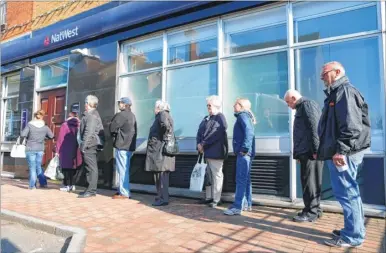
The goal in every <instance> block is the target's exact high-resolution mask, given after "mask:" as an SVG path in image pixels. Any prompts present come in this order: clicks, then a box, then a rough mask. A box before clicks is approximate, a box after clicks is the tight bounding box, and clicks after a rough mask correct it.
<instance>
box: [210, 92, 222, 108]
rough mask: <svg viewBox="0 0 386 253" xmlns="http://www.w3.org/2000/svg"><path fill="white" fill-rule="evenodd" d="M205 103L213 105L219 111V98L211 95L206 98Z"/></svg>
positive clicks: (220, 103)
mask: <svg viewBox="0 0 386 253" xmlns="http://www.w3.org/2000/svg"><path fill="white" fill-rule="evenodd" d="M206 102H207V103H208V104H210V105H213V106H214V107H216V108H217V109H218V110H220V109H221V105H222V102H221V98H220V97H219V96H216V95H213V96H210V97H207V98H206Z"/></svg>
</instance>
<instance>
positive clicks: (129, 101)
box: [118, 97, 131, 105]
mask: <svg viewBox="0 0 386 253" xmlns="http://www.w3.org/2000/svg"><path fill="white" fill-rule="evenodd" d="M118 102H121V103H122V104H125V105H131V100H130V98H128V97H122V98H121V99H119V100H118Z"/></svg>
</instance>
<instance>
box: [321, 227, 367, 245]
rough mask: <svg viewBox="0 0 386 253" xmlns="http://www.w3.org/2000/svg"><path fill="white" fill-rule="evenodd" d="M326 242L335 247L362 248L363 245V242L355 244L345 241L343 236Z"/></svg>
mask: <svg viewBox="0 0 386 253" xmlns="http://www.w3.org/2000/svg"><path fill="white" fill-rule="evenodd" d="M334 231H335V230H334ZM334 231H333V232H332V233H333V234H334ZM339 232H340V231H339ZM324 243H325V244H327V245H328V246H331V247H335V248H360V247H361V246H362V244H357V245H354V244H351V243H348V242H345V241H344V240H343V239H342V238H341V237H336V238H334V239H330V240H325V241H324Z"/></svg>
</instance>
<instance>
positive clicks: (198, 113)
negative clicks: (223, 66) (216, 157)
mask: <svg viewBox="0 0 386 253" xmlns="http://www.w3.org/2000/svg"><path fill="white" fill-rule="evenodd" d="M216 94H217V63H211V64H203V65H196V66H189V67H184V68H179V69H173V70H168V71H167V101H168V102H169V103H170V106H171V113H172V116H173V118H174V131H175V134H176V136H184V137H195V136H196V134H197V129H198V126H199V124H200V122H201V121H202V119H203V117H204V116H205V115H207V114H208V112H207V109H206V100H205V98H206V97H208V96H209V95H216Z"/></svg>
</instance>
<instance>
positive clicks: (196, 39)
mask: <svg viewBox="0 0 386 253" xmlns="http://www.w3.org/2000/svg"><path fill="white" fill-rule="evenodd" d="M168 45H169V58H168V59H169V61H168V62H169V64H176V63H182V62H189V61H195V60H200V59H206V58H211V57H216V56H217V27H216V26H215V25H212V26H206V27H201V28H192V29H189V30H186V31H183V32H178V33H175V34H172V35H169V36H168Z"/></svg>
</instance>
